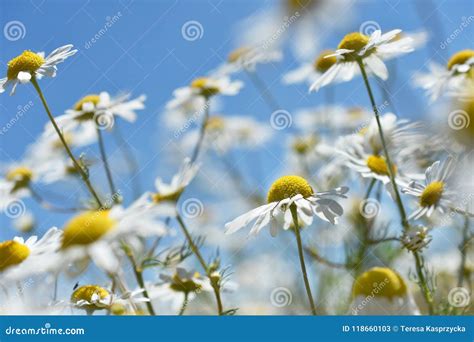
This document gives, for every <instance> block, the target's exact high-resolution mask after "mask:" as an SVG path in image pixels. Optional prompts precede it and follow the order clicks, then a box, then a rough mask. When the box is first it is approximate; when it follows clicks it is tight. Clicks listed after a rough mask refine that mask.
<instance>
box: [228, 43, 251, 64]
mask: <svg viewBox="0 0 474 342" xmlns="http://www.w3.org/2000/svg"><path fill="white" fill-rule="evenodd" d="M250 52H252V48H251V47H248V46H242V47H239V48H237V49H235V50H234V51H232V52H231V53H229V56H228V57H227V61H228V62H229V63H235V62H237V61H239V60H240V59H242V58H244V57H246V56H247V54H249V53H250Z"/></svg>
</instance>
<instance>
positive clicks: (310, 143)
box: [292, 135, 318, 154]
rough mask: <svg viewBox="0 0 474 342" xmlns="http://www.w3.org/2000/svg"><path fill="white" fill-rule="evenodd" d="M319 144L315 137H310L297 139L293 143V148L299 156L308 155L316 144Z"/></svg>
mask: <svg viewBox="0 0 474 342" xmlns="http://www.w3.org/2000/svg"><path fill="white" fill-rule="evenodd" d="M317 143H318V138H316V137H315V136H314V135H311V136H309V137H297V138H296V139H295V141H294V142H293V145H292V148H293V151H295V152H296V153H298V154H306V153H308V152H310V151H311V150H312V149H314V147H315V146H316V144H317Z"/></svg>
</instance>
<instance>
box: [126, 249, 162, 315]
mask: <svg viewBox="0 0 474 342" xmlns="http://www.w3.org/2000/svg"><path fill="white" fill-rule="evenodd" d="M125 248H126V254H127V257H128V259H129V260H130V263H131V264H132V266H133V273H134V274H135V278H136V279H137V283H138V286H140V288H142V289H143V295H144V296H145V298H148V300H149V301H148V302H146V307H147V309H148V312H149V313H150V315H151V316H156V313H155V309H154V308H153V304H152V303H151V298H150V296H149V294H148V291H147V289H146V287H145V280H144V279H143V269H142V268H141V267H139V266H138V264H137V262H136V260H135V257H134V255H133V252H132V251H131V250H130V248H129V247H128V246H126V247H125Z"/></svg>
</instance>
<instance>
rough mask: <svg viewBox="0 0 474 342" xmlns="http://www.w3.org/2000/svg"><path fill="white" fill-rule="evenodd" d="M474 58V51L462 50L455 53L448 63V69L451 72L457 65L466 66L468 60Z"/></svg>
mask: <svg viewBox="0 0 474 342" xmlns="http://www.w3.org/2000/svg"><path fill="white" fill-rule="evenodd" d="M473 57H474V50H469V49H466V50H462V51H459V52H457V53H455V54H454V55H453V56H452V57H451V58H450V59H449V61H448V65H447V67H448V69H449V70H451V69H452V68H453V67H454V66H455V65H457V64H464V63H466V62H467V61H468V59H471V58H473Z"/></svg>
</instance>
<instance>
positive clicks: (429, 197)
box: [420, 182, 444, 207]
mask: <svg viewBox="0 0 474 342" xmlns="http://www.w3.org/2000/svg"><path fill="white" fill-rule="evenodd" d="M443 191H444V183H443V182H432V183H430V184H428V186H427V187H426V188H425V190H423V192H422V193H421V196H420V205H421V206H422V207H430V206H432V205H436V204H437V203H438V202H439V200H440V198H441V196H442V195H443Z"/></svg>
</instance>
